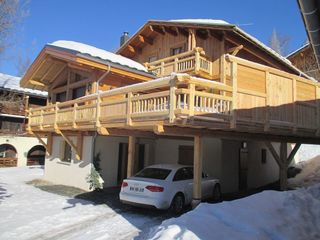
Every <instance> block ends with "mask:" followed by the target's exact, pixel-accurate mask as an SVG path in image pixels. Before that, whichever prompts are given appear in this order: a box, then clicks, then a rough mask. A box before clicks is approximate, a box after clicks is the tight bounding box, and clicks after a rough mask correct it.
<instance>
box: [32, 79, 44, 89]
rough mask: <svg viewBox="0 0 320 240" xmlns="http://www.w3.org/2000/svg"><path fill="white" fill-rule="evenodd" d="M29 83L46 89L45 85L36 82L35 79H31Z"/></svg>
mask: <svg viewBox="0 0 320 240" xmlns="http://www.w3.org/2000/svg"><path fill="white" fill-rule="evenodd" d="M29 82H30V83H31V84H33V85H37V86H40V87H45V86H46V85H45V84H43V83H42V82H39V81H38V80H34V79H30V80H29Z"/></svg>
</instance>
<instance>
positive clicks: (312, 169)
mask: <svg viewBox="0 0 320 240" xmlns="http://www.w3.org/2000/svg"><path fill="white" fill-rule="evenodd" d="M296 167H298V168H301V169H302V171H301V172H300V173H299V174H297V175H296V176H295V177H294V178H290V179H288V183H289V186H290V187H293V188H295V187H308V186H311V185H314V184H317V183H320V155H319V156H317V157H315V158H312V159H310V160H308V161H303V162H300V163H298V164H297V165H296Z"/></svg>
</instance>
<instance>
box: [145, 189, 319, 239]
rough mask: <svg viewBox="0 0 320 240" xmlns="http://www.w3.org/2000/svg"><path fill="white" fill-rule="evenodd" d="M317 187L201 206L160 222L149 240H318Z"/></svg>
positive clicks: (269, 192)
mask: <svg viewBox="0 0 320 240" xmlns="http://www.w3.org/2000/svg"><path fill="white" fill-rule="evenodd" d="M319 199H320V184H318V185H315V186H313V187H310V188H308V189H299V190H295V191H288V192H277V191H264V192H262V193H259V194H255V195H252V196H250V197H247V198H243V199H239V200H235V201H230V202H222V203H219V204H208V203H202V204H200V205H199V206H198V207H197V208H196V209H195V210H193V211H191V212H188V213H186V214H184V215H182V216H181V217H179V218H172V219H169V220H166V221H164V222H163V223H162V224H161V225H160V226H159V227H158V228H156V229H155V230H154V231H152V232H151V234H150V236H149V237H150V239H158V240H159V239H186V240H187V239H210V240H213V239H237V240H242V239H243V240H244V239H245V240H250V239H259V240H264V239H291V240H295V239H297V240H298V239H309V240H311V239H320V200H319Z"/></svg>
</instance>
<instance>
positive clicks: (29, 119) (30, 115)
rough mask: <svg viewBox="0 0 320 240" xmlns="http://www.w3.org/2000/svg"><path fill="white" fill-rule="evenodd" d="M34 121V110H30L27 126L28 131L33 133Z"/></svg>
mask: <svg viewBox="0 0 320 240" xmlns="http://www.w3.org/2000/svg"><path fill="white" fill-rule="evenodd" d="M33 121H34V119H33V117H32V108H29V109H28V125H27V131H28V132H30V131H31V124H32V123H33Z"/></svg>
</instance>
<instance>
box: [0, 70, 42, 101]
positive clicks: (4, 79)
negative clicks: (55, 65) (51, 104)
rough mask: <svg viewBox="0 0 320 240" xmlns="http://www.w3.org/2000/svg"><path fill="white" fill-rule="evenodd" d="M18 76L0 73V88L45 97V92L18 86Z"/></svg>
mask: <svg viewBox="0 0 320 240" xmlns="http://www.w3.org/2000/svg"><path fill="white" fill-rule="evenodd" d="M20 79H21V78H20V77H15V76H11V75H7V74H4V73H0V89H5V90H9V91H13V92H19V93H25V94H27V95H31V96H39V97H47V95H48V94H47V92H44V91H39V90H34V89H30V88H23V87H20Z"/></svg>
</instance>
